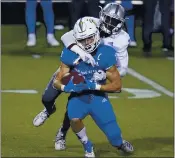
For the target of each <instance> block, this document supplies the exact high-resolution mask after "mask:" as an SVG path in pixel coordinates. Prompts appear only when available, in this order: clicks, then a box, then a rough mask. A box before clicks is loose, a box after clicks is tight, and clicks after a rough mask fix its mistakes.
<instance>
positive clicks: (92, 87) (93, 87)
mask: <svg viewBox="0 0 175 158" xmlns="http://www.w3.org/2000/svg"><path fill="white" fill-rule="evenodd" d="M85 81H86V84H87V87H88V89H89V90H100V88H101V85H99V84H97V83H94V82H92V81H90V80H85Z"/></svg>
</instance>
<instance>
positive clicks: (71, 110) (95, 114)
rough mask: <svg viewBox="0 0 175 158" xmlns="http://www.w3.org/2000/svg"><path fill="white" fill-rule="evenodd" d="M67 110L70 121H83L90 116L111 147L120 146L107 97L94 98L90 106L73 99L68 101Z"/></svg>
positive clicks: (117, 129) (120, 140)
mask: <svg viewBox="0 0 175 158" xmlns="http://www.w3.org/2000/svg"><path fill="white" fill-rule="evenodd" d="M67 108H68V116H69V119H70V120H71V119H73V118H79V119H84V118H85V117H86V116H87V115H90V116H91V117H92V119H93V120H94V121H95V123H96V124H97V126H98V127H99V128H100V129H101V130H102V131H103V132H104V134H105V135H106V137H107V138H108V140H109V142H110V143H111V144H112V145H113V146H116V147H119V146H120V145H121V144H122V137H121V131H120V128H119V126H118V124H117V121H116V117H115V114H114V111H113V108H112V105H111V103H110V102H109V100H108V98H107V97H101V96H94V98H93V99H92V101H91V103H90V104H88V103H85V102H83V101H81V100H80V99H79V98H77V97H73V98H71V99H70V100H69V101H68V107H67Z"/></svg>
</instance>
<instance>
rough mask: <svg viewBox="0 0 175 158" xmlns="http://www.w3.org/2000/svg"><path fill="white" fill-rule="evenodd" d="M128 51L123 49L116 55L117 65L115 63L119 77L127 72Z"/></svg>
mask: <svg viewBox="0 0 175 158" xmlns="http://www.w3.org/2000/svg"><path fill="white" fill-rule="evenodd" d="M128 59H129V57H128V51H127V49H125V50H123V51H122V52H121V54H119V55H118V61H119V65H118V64H117V68H118V71H119V74H120V77H124V76H125V75H126V74H127V70H128Z"/></svg>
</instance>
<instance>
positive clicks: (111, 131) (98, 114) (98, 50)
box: [53, 18, 133, 157]
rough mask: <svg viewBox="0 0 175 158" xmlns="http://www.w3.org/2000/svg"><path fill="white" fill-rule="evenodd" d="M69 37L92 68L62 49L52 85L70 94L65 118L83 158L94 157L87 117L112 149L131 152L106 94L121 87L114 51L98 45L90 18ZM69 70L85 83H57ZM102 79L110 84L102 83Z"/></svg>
mask: <svg viewBox="0 0 175 158" xmlns="http://www.w3.org/2000/svg"><path fill="white" fill-rule="evenodd" d="M73 35H74V37H75V39H76V43H77V45H79V46H80V47H81V48H82V49H83V50H85V51H86V52H88V53H90V54H92V55H93V58H94V60H95V63H96V64H95V65H94V67H93V66H91V65H90V64H87V63H86V62H84V61H82V60H77V59H79V56H78V55H77V54H75V53H74V52H72V51H71V50H69V49H67V48H65V49H63V51H62V54H61V67H60V72H59V73H58V74H57V75H56V77H55V80H54V84H53V85H54V87H55V88H56V89H58V90H62V91H63V92H67V93H71V94H70V96H69V99H68V103H67V112H68V117H69V119H70V124H71V128H72V130H73V131H74V133H75V134H76V135H77V137H78V138H79V140H80V141H81V143H82V144H83V147H84V150H85V157H95V154H94V151H93V145H92V143H91V141H90V140H89V139H88V137H87V135H86V129H85V127H84V125H83V122H82V120H83V119H84V118H85V117H86V116H87V115H90V116H91V117H92V119H93V120H94V121H95V123H96V124H97V126H98V127H99V128H100V129H101V130H102V131H103V132H104V134H105V135H106V137H107V138H108V140H109V142H110V143H111V145H112V146H114V147H116V148H117V149H119V150H121V151H123V152H129V153H130V152H133V147H132V145H131V144H130V143H129V142H127V141H125V140H123V139H122V137H121V131H120V128H119V126H118V124H117V121H116V116H115V113H114V112H113V108H112V105H111V103H110V101H109V99H108V95H107V94H106V92H115V91H120V90H121V87H122V86H121V85H122V84H121V79H120V74H119V72H118V70H117V68H116V63H117V60H116V58H115V56H116V51H115V50H114V49H113V48H112V47H110V46H106V45H104V44H100V33H99V30H98V28H97V27H96V24H95V23H94V22H93V21H92V20H91V19H87V18H81V19H79V20H78V21H77V22H76V24H75V26H74V30H73ZM75 61H76V63H75ZM70 70H71V71H76V72H78V73H80V74H81V75H82V76H83V77H84V78H85V81H86V82H85V83H79V84H74V83H73V81H72V79H70V81H69V83H68V84H67V85H63V84H62V82H61V80H62V78H63V76H64V75H65V74H66V73H68V72H69V71H70ZM99 72H100V73H102V72H103V73H105V74H106V77H103V78H96V77H94V75H95V73H99ZM95 76H96V75H95ZM106 79H108V80H109V81H110V82H109V83H106Z"/></svg>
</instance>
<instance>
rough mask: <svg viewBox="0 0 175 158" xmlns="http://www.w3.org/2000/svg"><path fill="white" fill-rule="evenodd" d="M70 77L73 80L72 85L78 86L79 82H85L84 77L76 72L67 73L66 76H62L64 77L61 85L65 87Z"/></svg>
mask: <svg viewBox="0 0 175 158" xmlns="http://www.w3.org/2000/svg"><path fill="white" fill-rule="evenodd" d="M72 76H73V77H74V78H73V83H74V84H79V83H81V82H82V83H84V82H85V80H84V77H83V76H82V75H81V74H79V73H78V72H76V71H72V72H69V73H67V74H65V75H64V77H63V78H62V80H61V81H62V84H64V85H67V84H68V82H69V81H70V79H71V77H72Z"/></svg>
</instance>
